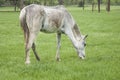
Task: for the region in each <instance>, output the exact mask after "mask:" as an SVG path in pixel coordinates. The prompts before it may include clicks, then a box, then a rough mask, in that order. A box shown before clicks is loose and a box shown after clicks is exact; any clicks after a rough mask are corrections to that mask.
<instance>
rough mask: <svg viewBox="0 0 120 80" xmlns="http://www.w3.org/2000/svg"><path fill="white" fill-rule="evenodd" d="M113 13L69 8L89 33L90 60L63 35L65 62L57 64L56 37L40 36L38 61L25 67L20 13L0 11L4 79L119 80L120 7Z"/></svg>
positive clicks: (0, 59) (1, 77) (1, 73)
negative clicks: (79, 55) (80, 56)
mask: <svg viewBox="0 0 120 80" xmlns="http://www.w3.org/2000/svg"><path fill="white" fill-rule="evenodd" d="M118 9H119V10H116V9H113V10H111V12H110V13H107V12H106V11H104V10H102V12H101V13H98V12H97V11H95V12H93V13H92V12H91V10H84V11H83V10H81V9H79V8H76V7H68V10H69V11H70V12H71V14H72V15H73V17H74V19H75V20H76V22H77V24H78V25H79V26H80V31H81V33H83V34H88V35H89V36H88V38H87V47H86V59H85V60H81V59H79V58H78V56H77V54H76V52H75V50H74V48H73V46H72V44H71V42H70V40H69V39H68V37H67V36H65V35H62V45H61V46H62V47H61V59H62V61H61V62H56V61H55V52H56V34H44V33H40V34H39V36H38V38H37V41H36V43H37V51H38V52H39V55H40V57H41V61H40V62H37V61H36V59H35V57H34V55H33V52H32V51H31V55H30V57H31V64H30V65H25V64H24V57H25V53H24V39H23V32H22V30H21V28H20V26H19V20H18V16H19V13H18V12H0V80H119V79H120V7H119V8H118Z"/></svg>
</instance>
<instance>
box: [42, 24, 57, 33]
mask: <svg viewBox="0 0 120 80" xmlns="http://www.w3.org/2000/svg"><path fill="white" fill-rule="evenodd" d="M40 31H41V32H45V33H55V32H57V31H58V28H57V27H55V26H49V25H44V26H43V27H42V29H41V30H40Z"/></svg>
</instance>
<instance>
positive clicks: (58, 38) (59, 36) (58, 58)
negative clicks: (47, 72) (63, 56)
mask: <svg viewBox="0 0 120 80" xmlns="http://www.w3.org/2000/svg"><path fill="white" fill-rule="evenodd" d="M60 41H61V33H57V51H56V60H57V61H61V60H60V47H61V44H60Z"/></svg>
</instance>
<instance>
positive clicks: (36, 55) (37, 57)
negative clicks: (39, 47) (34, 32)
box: [32, 42, 40, 61]
mask: <svg viewBox="0 0 120 80" xmlns="http://www.w3.org/2000/svg"><path fill="white" fill-rule="evenodd" d="M32 50H33V52H34V55H35V57H36V59H37V60H38V61H40V58H39V56H38V54H37V52H36V46H35V43H34V42H33V44H32Z"/></svg>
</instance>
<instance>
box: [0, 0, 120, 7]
mask: <svg viewBox="0 0 120 80" xmlns="http://www.w3.org/2000/svg"><path fill="white" fill-rule="evenodd" d="M20 1H21V0H0V6H14V5H17V6H19V4H20ZM23 1H24V4H25V5H29V4H32V3H35V4H41V5H48V6H49V5H58V4H63V5H78V6H80V7H81V6H83V4H86V5H90V4H93V3H94V4H97V2H98V0H23ZM110 1H111V5H120V0H110ZM106 2H107V0H100V4H106Z"/></svg>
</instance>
